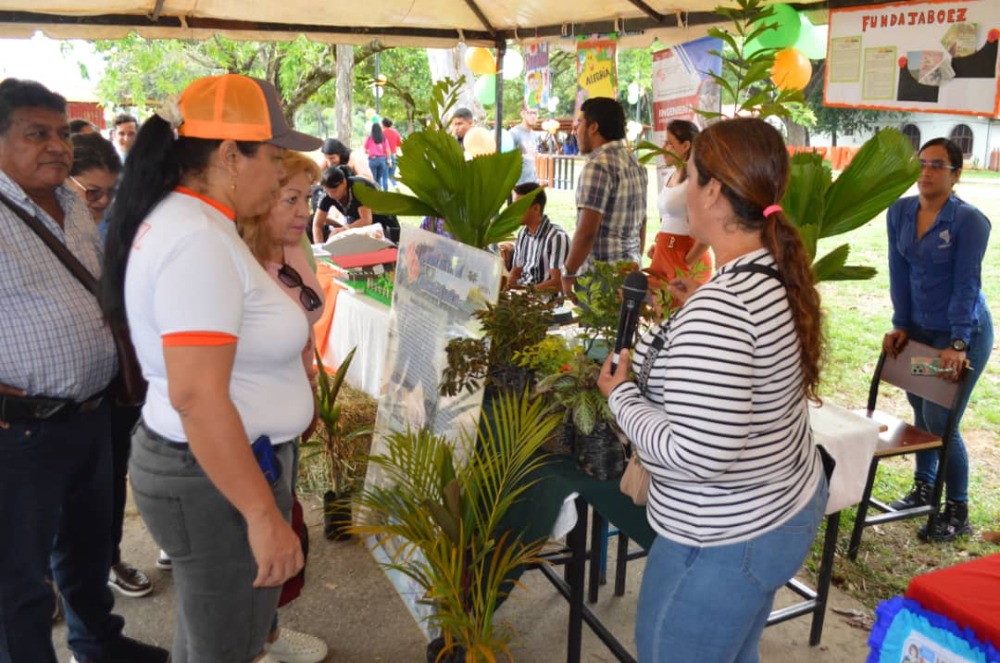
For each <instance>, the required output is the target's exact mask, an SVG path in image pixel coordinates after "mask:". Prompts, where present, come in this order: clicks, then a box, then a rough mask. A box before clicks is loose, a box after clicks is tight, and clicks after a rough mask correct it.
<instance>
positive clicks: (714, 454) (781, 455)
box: [608, 249, 822, 546]
mask: <svg viewBox="0 0 1000 663" xmlns="http://www.w3.org/2000/svg"><path fill="white" fill-rule="evenodd" d="M750 263H757V264H760V265H766V266H771V267H773V266H774V258H773V257H772V256H771V254H770V253H769V252H767V251H766V250H765V249H760V250H757V251H754V252H752V253H749V254H746V255H744V256H741V257H740V258H738V259H736V260H734V261H732V262H730V263H728V264H726V265H724V266H722V267H720V268H719V272H718V274H716V275H715V277H714V278H713V279H712V280H711V281H709V282H708V283H706V284H705V285H703V286H701V287H700V288H699V289H698V290H697V291H696V292H695V293H694V294H693V295H692V296H691V298H690V299H689V300H688V301H687V302H686V303H685V304H684V306H683V307H682V308H681V310H680V311H678V312H677V313H675V314H674V316H673V317H672V318H671V319H670V320H669V321H668V322H667V323H666V325H664V327H663V328H662V329H661V328H654V330H652V331H651V332H650V333H648V334H646V335H644V336H643V338H642V339H641V341H640V342H639V343H637V345H636V349H635V355H634V360H633V370H634V371H635V373H636V374H637V375H638V374H639V373H640V371H641V369H642V365H643V362H644V361H645V358H646V354H647V352H648V351H649V348H650V344H651V343H652V340H653V338H654V335H655V334H658V333H663V334H665V343H664V345H663V348H662V350H661V351H660V352H659V354H658V355H657V356H656V359H655V360H654V364H653V366H652V368H651V371H650V375H649V384H648V386H647V389H646V395H645V396H644V395H643V394H642V393H641V392H640V391H639V387H638V386H637V385H636V383H634V382H625V383H623V384H622V385H619V386H618V387H617V388H616V389H615V390H614V391H613V392H612V393H611V395H610V396H609V399H608V400H609V404H610V405H611V409H612V411H613V412H614V413H615V416H616V417H617V420H618V423H619V425H620V426H621V427H622V429H623V430H624V431H625V433H626V434H627V435H628V437H629V439H630V440H632V441H633V443H634V445H635V447H636V448H637V449H638V451H639V457H640V458H641V460H642V462H643V465H645V466H646V468H647V469H648V470H649V472H650V475H651V477H652V481H651V482H650V491H649V506H648V518H649V522H650V525H651V526H652V527H653V529H654V530H655V531H656V532H657V533H658V534H660V535H661V536H663V537H665V538H668V539H670V540H672V541H676V542H679V543H682V544H686V545H695V546H712V545H723V544H731V543H737V542H740V541H745V540H747V539H751V538H754V537H756V536H758V535H760V534H762V533H764V532H767V531H769V530H772V529H774V528H776V527H778V526H780V525H781V524H782V523H784V522H785V521H787V520H788V519H789V518H791V517H792V516H793V515H794V514H795V513H797V512H798V511H799V510H801V509H802V508H803V507H804V506H805V505H806V503H807V502H808V501H809V500H810V498H812V496H813V494H814V493H815V491H816V487H817V484H818V482H819V479H820V472H821V471H822V468H821V465H820V462H819V458H818V456H817V453H816V450H815V448H814V443H813V436H812V429H811V428H810V426H809V414H808V410H807V408H806V399H805V397H804V396H803V393H802V371H801V366H800V358H799V345H798V340H797V339H798V337H797V334H796V332H795V327H794V325H793V322H792V315H793V311H791V309H790V306H789V304H788V298H787V296H786V293H785V288H784V286H783V285H782V284H781V282H780V281H778V280H777V279H775V278H774V277H772V276H768V275H766V274H760V273H746V272H741V273H732V271H731V270H732V269H733V267H735V266H737V265H745V264H750Z"/></svg>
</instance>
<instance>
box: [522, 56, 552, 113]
mask: <svg viewBox="0 0 1000 663" xmlns="http://www.w3.org/2000/svg"><path fill="white" fill-rule="evenodd" d="M550 96H552V78H551V73H550V72H549V42H547V41H540V42H537V43H534V44H525V46H524V105H525V106H527V107H528V108H537V109H539V110H544V109H546V108H548V106H549V97H550Z"/></svg>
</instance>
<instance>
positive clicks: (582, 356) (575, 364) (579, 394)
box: [535, 339, 615, 435]
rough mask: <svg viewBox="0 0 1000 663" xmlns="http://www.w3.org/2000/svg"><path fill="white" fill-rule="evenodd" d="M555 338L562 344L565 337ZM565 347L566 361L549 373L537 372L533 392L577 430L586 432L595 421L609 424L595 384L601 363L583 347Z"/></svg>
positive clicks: (611, 419)
mask: <svg viewBox="0 0 1000 663" xmlns="http://www.w3.org/2000/svg"><path fill="white" fill-rule="evenodd" d="M559 340H561V341H562V342H563V344H564V345H565V343H566V342H565V341H563V340H562V339H559ZM566 348H567V350H569V352H570V358H569V361H567V362H566V363H565V364H563V365H562V366H560V367H559V368H558V370H556V371H555V372H553V373H552V374H550V375H545V376H544V377H542V376H541V375H539V380H538V384H537V385H536V386H535V393H536V394H538V395H539V396H541V397H542V398H543V399H544V400H545V401H546V402H547V403H548V405H549V407H550V408H551V409H552V411H553V412H559V413H562V414H563V416H565V417H566V418H568V419H569V420H571V421H572V422H573V426H574V427H575V428H576V430H577V431H578V432H580V433H582V434H584V435H590V434H591V433H593V432H594V428H596V427H597V424H598V423H599V422H601V421H604V422H607V423H609V424H613V423H614V421H615V417H614V415H613V414H612V413H611V408H610V407H608V399H606V398H605V397H604V394H602V393H601V390H600V389H598V388H597V378H598V376H599V375H600V373H601V366H600V364H599V363H597V361H595V360H594V359H593V358H591V357H588V356H587V353H586V352H584V350H583V348H578V349H575V350H570V349H569V348H568V346H566Z"/></svg>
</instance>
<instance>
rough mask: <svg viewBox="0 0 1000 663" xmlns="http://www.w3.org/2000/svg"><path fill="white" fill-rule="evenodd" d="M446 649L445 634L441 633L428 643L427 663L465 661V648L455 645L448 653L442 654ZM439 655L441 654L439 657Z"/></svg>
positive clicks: (462, 662) (463, 662) (457, 662)
mask: <svg viewBox="0 0 1000 663" xmlns="http://www.w3.org/2000/svg"><path fill="white" fill-rule="evenodd" d="M442 649H444V636H443V635H439V636H438V637H436V638H434V639H433V640H431V641H430V642H428V643H427V663H465V648H464V647H462V646H461V645H455V646H454V647H453V648H452V650H451V651H449V652H448V653H447V654H444V655H441V650H442ZM438 656H441V657H440V658H438Z"/></svg>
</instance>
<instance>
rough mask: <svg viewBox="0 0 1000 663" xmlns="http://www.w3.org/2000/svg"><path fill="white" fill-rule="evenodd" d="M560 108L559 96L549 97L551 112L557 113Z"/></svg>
mask: <svg viewBox="0 0 1000 663" xmlns="http://www.w3.org/2000/svg"><path fill="white" fill-rule="evenodd" d="M557 108H559V97H549V112H550V113H555V112H556V109H557Z"/></svg>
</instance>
